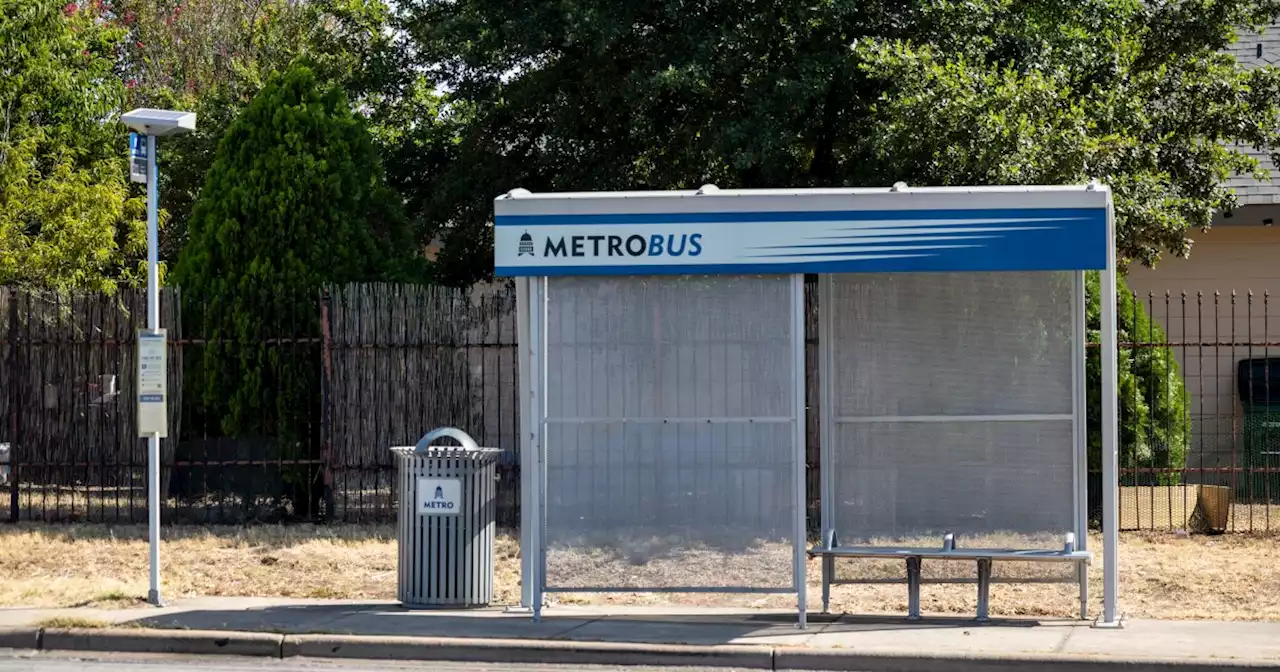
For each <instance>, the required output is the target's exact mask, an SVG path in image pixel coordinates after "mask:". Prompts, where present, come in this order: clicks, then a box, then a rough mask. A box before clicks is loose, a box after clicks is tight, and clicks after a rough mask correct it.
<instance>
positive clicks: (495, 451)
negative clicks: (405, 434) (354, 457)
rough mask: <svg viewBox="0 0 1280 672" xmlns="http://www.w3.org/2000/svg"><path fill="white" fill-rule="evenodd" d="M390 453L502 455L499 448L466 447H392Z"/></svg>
mask: <svg viewBox="0 0 1280 672" xmlns="http://www.w3.org/2000/svg"><path fill="white" fill-rule="evenodd" d="M391 452H393V453H395V454H397V455H409V456H414V455H416V456H419V457H453V456H458V457H494V458H497V457H498V455H500V454H502V452H503V450H502V449H501V448H485V447H481V446H476V447H475V448H468V447H466V446H392V447H391Z"/></svg>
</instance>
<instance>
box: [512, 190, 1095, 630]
mask: <svg viewBox="0 0 1280 672" xmlns="http://www.w3.org/2000/svg"><path fill="white" fill-rule="evenodd" d="M494 223H495V235H494V248H495V251H494V256H495V270H496V273H497V275H499V276H508V277H514V278H515V279H516V283H517V287H518V307H517V310H518V313H519V321H518V322H519V330H520V333H519V342H520V356H519V364H520V394H521V410H522V415H521V422H522V426H521V446H520V448H521V450H522V453H521V454H522V456H523V458H522V470H521V478H522V498H523V500H522V530H521V543H522V550H523V552H522V558H523V561H522V562H523V564H522V579H523V583H522V585H523V593H522V603H523V605H524V606H526V607H529V608H530V609H531V610H532V612H533V614H534V617H535V618H538V617H540V615H541V609H542V606H543V603H544V596H545V594H547V593H563V592H572V593H586V592H720V593H782V594H793V595H794V596H795V599H796V604H797V609H798V612H799V622H800V624H801V625H802V626H803V625H804V622H805V613H806V610H807V604H806V586H807V577H806V570H805V568H806V560H807V556H808V555H819V556H822V558H823V596H824V608H825V607H826V606H827V604H826V598H827V597H828V593H827V591H828V589H829V586H830V585H831V584H833V583H861V582H874V581H873V580H866V581H864V580H862V579H852V580H843V581H842V580H841V577H840V576H838V574H837V572H836V571H835V569H834V565H835V563H836V562H837V561H843V560H859V559H875V560H886V559H894V558H899V559H906V561H907V562H906V572H907V576H906V577H905V578H904V579H903V582H905V583H907V584H908V585H909V587H910V590H911V591H912V599H913V600H914V602H913V604H914V605H915V609H914V611H913V614H912V615H915V616H918V604H919V599H918V591H919V585H920V583H921V577H922V576H925V577H926V579H925V582H929V580H928V579H927V576H928V574H927V572H923V573H922V571H921V564H922V563H924V564H927V565H929V566H930V567H932V566H933V565H934V564H935V563H937V562H938V561H940V560H953V559H964V560H976V561H977V572H978V576H977V578H976V582H977V583H978V584H979V586H980V595H979V617H980V618H982V617H984V616H985V606H984V604H983V602H982V601H983V599H985V598H984V595H985V585H984V581H985V582H987V583H989V582H990V581H991V580H992V573H991V562H992V560H993V559H994V560H998V561H1003V560H1019V561H1021V560H1046V559H1060V560H1069V561H1071V565H1072V567H1073V573H1072V574H1070V576H1069V577H1068V579H1067V580H1071V581H1075V582H1078V583H1079V584H1080V586H1081V601H1082V608H1083V604H1084V599H1085V595H1086V593H1085V587H1086V586H1087V572H1088V562H1087V561H1088V560H1089V559H1090V558H1091V555H1090V553H1089V551H1088V549H1087V548H1086V546H1087V534H1086V533H1087V515H1086V503H1087V489H1086V488H1087V481H1088V478H1087V472H1086V453H1087V449H1086V442H1087V439H1086V434H1087V426H1086V420H1085V417H1086V414H1085V398H1086V391H1087V390H1086V388H1087V382H1086V376H1085V368H1084V362H1085V359H1084V357H1085V333H1086V330H1085V289H1084V288H1085V273H1086V272H1087V271H1098V272H1100V283H1099V285H1100V287H1101V297H1102V300H1101V341H1102V343H1101V346H1102V347H1101V363H1102V367H1101V383H1100V386H1101V389H1100V390H1099V392H1100V394H1101V395H1102V397H1101V398H1102V402H1103V406H1102V426H1101V439H1102V440H1101V444H1102V445H1101V449H1102V450H1101V453H1102V456H1103V459H1102V472H1103V473H1102V481H1103V495H1104V503H1103V528H1104V530H1105V535H1104V546H1105V548H1104V556H1103V558H1104V559H1103V570H1104V609H1103V614H1102V615H1101V616H1100V618H1099V622H1100V623H1102V624H1108V625H1109V624H1115V623H1117V622H1118V615H1117V613H1116V594H1117V588H1118V581H1117V564H1116V544H1117V537H1116V530H1117V527H1116V522H1117V521H1116V513H1117V509H1116V494H1117V471H1116V468H1117V457H1116V456H1117V452H1116V436H1117V434H1116V404H1115V399H1116V394H1115V385H1116V341H1115V286H1116V277H1115V252H1114V234H1113V229H1114V225H1113V215H1112V208H1111V198H1110V192H1109V190H1108V189H1107V188H1106V187H1104V186H1101V185H1087V186H1063V187H985V188H909V187H906V186H905V185H901V184H899V185H895V186H894V187H892V188H887V189H793V190H741V191H737V190H735V191H730V190H719V189H716V188H715V187H714V186H705V187H703V188H701V189H699V190H697V191H669V192H609V193H550V194H532V193H530V192H528V191H525V190H521V189H516V190H513V191H511V192H509V193H507V194H504V195H503V196H500V197H498V198H497V199H496V200H495V220H494ZM806 274H817V275H818V278H819V287H820V290H819V302H818V305H819V315H818V323H819V325H820V328H819V353H820V356H819V358H818V360H819V361H818V363H817V366H816V367H812V368H811V369H810V370H808V371H806V359H805V337H806V334H805V328H804V325H805V319H804V318H805V314H804V311H805V300H804V282H805V275H806ZM807 375H817V376H818V377H819V379H820V381H821V394H820V395H819V396H820V399H819V400H818V402H819V406H820V413H819V417H820V424H821V427H820V428H819V430H820V436H821V438H822V441H821V444H822V453H821V455H822V464H821V474H822V478H821V482H820V483H821V484H820V490H821V491H820V493H816V494H818V495H819V497H820V499H821V503H822V506H821V510H822V520H821V521H820V523H819V524H818V525H816V527H818V528H820V529H821V531H822V533H821V538H820V539H818V540H817V541H816V543H814V544H813V545H812V546H810V545H809V543H808V541H809V540H807V539H806V529H807V523H808V521H807V520H806V517H805V511H806V479H805V473H806V463H805V454H806V453H805V437H806V428H805V407H806V399H805V389H806V376H807ZM810 494H814V493H810ZM815 522H819V521H815ZM924 538H936V541H937V544H936V546H937V548H936V549H935V548H934V547H933V546H930V545H928V543H931V542H922V541H921V539H924ZM1064 540H1065V546H1064ZM1082 560H1083V562H1081V561H1082ZM984 562H985V563H986V564H985V565H984V564H983V563H984ZM1000 578H1001V577H999V576H996V577H995V579H996V580H997V581H998V580H1000ZM1004 579H1006V580H1016V579H1017V577H1016V576H1008V577H1004ZM1027 580H1038V579H1027ZM935 582H942V580H937V581H935Z"/></svg>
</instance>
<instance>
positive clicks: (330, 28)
mask: <svg viewBox="0 0 1280 672" xmlns="http://www.w3.org/2000/svg"><path fill="white" fill-rule="evenodd" d="M100 4H101V5H102V6H104V7H105V9H106V11H108V12H109V17H110V19H111V20H112V21H113V22H114V23H115V24H116V25H118V26H120V27H121V28H122V29H123V30H125V31H127V33H128V39H127V40H126V41H125V42H124V45H123V47H122V49H121V50H120V52H119V59H118V61H117V63H116V74H117V76H119V77H120V78H121V79H122V80H124V81H125V83H126V86H127V98H128V101H129V105H130V106H131V107H161V108H169V109H186V110H192V111H194V112H196V113H197V115H198V118H199V124H198V125H197V128H196V131H195V132H194V133H191V134H188V135H184V136H180V137H177V138H174V139H173V140H166V141H165V143H164V147H163V150H162V151H161V153H160V156H159V160H160V168H161V171H160V175H161V181H162V187H161V190H160V198H161V203H160V205H161V207H162V208H163V209H164V210H165V211H166V212H167V213H168V215H169V222H168V224H167V226H166V227H165V230H164V232H163V233H162V235H161V252H162V256H163V257H164V258H166V259H176V258H177V256H178V253H179V251H180V250H181V249H182V245H183V243H184V242H185V240H186V234H187V221H188V220H189V218H190V216H191V211H192V208H193V206H194V204H195V201H196V198H197V196H198V195H199V190H200V187H201V186H202V185H203V184H204V180H205V175H206V174H207V173H208V171H209V168H210V166H211V165H212V163H213V160H214V154H215V152H216V150H217V147H218V141H219V140H220V139H221V138H222V135H223V134H224V133H225V132H226V130H227V127H228V126H229V125H230V124H231V122H232V121H233V120H234V119H235V118H236V116H237V115H238V114H239V113H240V111H241V110H243V109H244V107H245V106H246V105H247V104H248V103H249V101H250V100H252V99H253V97H254V96H255V95H257V93H258V92H259V91H260V90H261V89H262V87H263V85H264V84H265V82H266V81H267V80H268V79H269V78H270V77H271V76H273V75H276V74H280V73H282V72H284V71H285V70H286V69H288V68H289V66H290V65H291V64H292V63H293V62H294V61H295V60H297V59H300V58H302V59H306V61H307V63H308V65H309V67H310V68H311V69H312V70H313V72H315V74H316V77H317V78H318V79H319V80H320V81H322V82H325V83H331V84H336V85H339V86H340V87H342V88H343V89H344V90H345V91H346V92H347V94H348V97H349V98H350V99H351V100H352V101H353V102H354V104H355V106H356V107H357V108H359V109H362V110H364V111H365V112H367V114H368V115H369V116H370V117H371V118H373V119H374V120H375V121H376V120H377V119H380V118H381V116H382V115H383V114H384V110H385V109H386V108H387V107H388V102H387V101H388V100H389V99H392V100H393V99H394V98H395V87H396V78H397V77H398V76H399V72H398V71H396V70H395V69H394V68H392V67H390V65H389V63H390V61H391V59H390V55H389V54H390V38H389V36H388V33H387V30H386V28H387V24H388V21H389V19H390V14H389V10H388V8H387V6H386V3H385V2H383V0H238V1H236V2H226V1H225V0H101V2H100Z"/></svg>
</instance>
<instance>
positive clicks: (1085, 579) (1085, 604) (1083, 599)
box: [1076, 562, 1089, 621]
mask: <svg viewBox="0 0 1280 672" xmlns="http://www.w3.org/2000/svg"><path fill="white" fill-rule="evenodd" d="M1076 581H1077V582H1078V583H1079V584H1080V620H1082V621H1087V620H1089V567H1088V565H1085V564H1084V563H1083V562H1077V563H1076Z"/></svg>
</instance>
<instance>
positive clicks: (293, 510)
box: [0, 283, 1280, 531]
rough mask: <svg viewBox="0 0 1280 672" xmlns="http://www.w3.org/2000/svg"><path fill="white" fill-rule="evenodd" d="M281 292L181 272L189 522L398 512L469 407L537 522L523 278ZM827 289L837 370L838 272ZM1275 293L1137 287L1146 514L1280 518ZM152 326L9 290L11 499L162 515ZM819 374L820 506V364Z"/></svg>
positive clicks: (1156, 521)
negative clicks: (147, 358)
mask: <svg viewBox="0 0 1280 672" xmlns="http://www.w3.org/2000/svg"><path fill="white" fill-rule="evenodd" d="M810 289H811V290H812V289H813V287H812V286H810ZM273 296H275V297H276V298H275V299H273V298H272V297H273ZM261 299H262V300H261V301H259V302H258V303H257V304H255V305H259V306H267V307H268V308H269V311H268V312H269V314H268V315H266V316H264V317H262V318H261V319H258V320H256V321H253V322H251V323H244V324H239V325H237V326H236V328H234V329H231V330H227V329H226V328H225V327H223V328H214V327H212V326H209V320H208V315H210V314H214V313H215V312H216V310H217V309H218V307H217V306H208V305H205V304H202V303H199V302H193V301H190V300H184V299H183V297H182V296H181V294H180V293H179V292H178V291H177V290H172V289H170V290H166V291H165V294H164V296H163V301H162V308H163V311H162V312H163V315H162V321H163V324H164V325H165V326H166V327H167V328H168V330H169V357H170V376H169V390H170V436H169V438H167V439H165V440H164V441H162V444H161V445H162V455H161V457H162V484H161V487H162V490H163V493H164V497H163V498H162V499H163V502H164V517H165V520H166V521H167V522H173V523H183V522H192V523H242V522H258V521H261V522H275V521H288V520H341V521H349V522H381V521H389V520H392V519H394V516H395V509H394V506H393V505H394V493H393V491H392V487H393V486H392V483H393V482H394V480H393V477H394V464H393V461H392V456H391V452H390V450H389V448H390V447H391V446H393V445H406V444H412V443H414V442H416V440H417V438H418V437H419V436H421V434H422V433H423V432H425V431H426V430H428V429H431V428H433V427H437V426H441V425H452V426H457V427H460V428H462V429H464V430H466V431H468V432H470V433H471V434H472V435H473V436H475V437H476V439H477V440H478V441H479V442H480V443H481V444H483V445H489V446H496V447H499V448H502V449H503V450H504V459H503V460H502V462H501V468H500V473H501V483H500V487H499V493H500V497H501V501H500V502H499V507H498V516H499V523H500V524H502V525H505V526H515V525H518V523H519V463H520V460H519V454H518V448H517V443H518V440H517V435H518V423H519V414H518V396H517V389H518V385H517V383H518V381H517V370H518V366H517V362H516V328H515V321H516V317H515V298H514V292H513V291H512V288H511V287H510V286H509V285H507V284H503V283H498V284H494V285H483V286H477V287H473V288H471V289H468V290H459V289H451V288H440V287H421V286H399V285H351V286H345V287H333V288H329V289H327V290H325V291H323V292H320V293H319V294H318V295H317V296H315V297H314V300H306V301H288V302H284V301H280V300H278V295H273V294H272V293H271V292H269V291H263V292H262V296H261ZM273 301H274V303H273ZM806 304H807V305H806V315H807V325H806V330H807V332H808V337H807V357H806V358H807V367H808V369H809V371H811V372H815V371H817V333H818V330H817V292H816V291H809V292H807V295H806ZM1270 304H1271V300H1270V297H1269V296H1268V295H1265V294H1262V295H1252V294H1247V293H1241V294H1235V293H1227V294H1220V293H1198V294H1196V293H1192V294H1182V293H1179V294H1167V295H1147V296H1142V297H1137V296H1130V297H1127V299H1126V300H1122V302H1121V321H1120V322H1121V329H1122V331H1121V334H1120V340H1121V348H1120V359H1121V371H1122V376H1121V395H1122V400H1121V425H1122V428H1123V429H1122V436H1121V438H1122V450H1121V454H1122V465H1121V467H1122V484H1123V485H1124V486H1125V487H1124V490H1123V492H1122V495H1121V499H1120V503H1121V522H1122V527H1124V528H1125V529H1170V528H1173V529H1180V528H1183V527H1188V526H1193V525H1197V524H1205V523H1206V521H1205V519H1206V518H1208V519H1210V520H1208V523H1207V527H1209V528H1210V529H1225V530H1229V531H1266V530H1272V529H1276V528H1280V508H1277V507H1280V386H1278V387H1276V390H1275V402H1274V403H1273V402H1272V398H1271V396H1270V391H1271V382H1270V381H1271V377H1268V375H1265V374H1271V376H1273V377H1274V378H1275V379H1276V380H1280V360H1274V359H1269V358H1276V357H1280V333H1277V332H1280V319H1275V320H1273V319H1272V316H1271V315H1270V313H1271V305H1270ZM1148 316H1149V319H1148ZM1273 322H1274V323H1273ZM144 324H145V296H144V293H143V292H137V291H129V290H125V291H121V292H120V293H118V294H117V295H114V296H105V295H96V294H73V295H67V294H51V293H44V292H31V291H21V290H15V289H0V488H3V490H4V491H5V492H7V495H8V497H7V498H5V499H0V502H5V501H6V499H7V505H8V506H7V509H8V518H9V519H10V520H39V521H102V522H142V521H145V520H146V511H145V507H146V501H147V497H146V450H145V442H144V441H143V440H141V439H139V438H137V431H136V419H135V413H136V410H135V407H134V404H133V403H132V401H131V400H132V399H133V398H134V395H133V391H132V386H133V385H134V382H135V373H134V366H135V363H134V356H135V352H136V340H135V339H136V334H137V330H138V328H139V327H141V326H144ZM1092 333H1093V332H1091V334H1092ZM1090 351H1091V353H1093V352H1096V343H1095V344H1091V347H1090ZM1242 362H1244V363H1242ZM1269 362H1271V363H1269ZM1242 367H1243V368H1242ZM1092 370H1093V369H1092V368H1091V371H1092ZM1242 372H1244V373H1243V375H1242ZM1242 380H1252V381H1254V382H1253V385H1252V387H1248V390H1244V389H1242V388H1241V385H1240V383H1241V382H1242ZM246 381H250V382H246ZM1278 385H1280V384H1278ZM808 388H809V389H808V398H809V401H810V403H809V404H808V430H809V431H808V467H809V468H808V471H809V493H810V498H809V499H810V518H811V520H813V521H816V520H817V511H818V508H817V507H818V505H817V496H818V487H817V484H818V473H819V468H820V465H819V464H818V454H819V453H818V423H817V417H818V416H817V399H818V393H817V392H818V388H817V377H816V375H812V374H811V375H810V376H808ZM1242 392H1246V393H1247V394H1242ZM1090 402H1091V404H1093V405H1095V406H1096V405H1097V399H1096V398H1091V399H1090ZM1095 413H1096V412H1095ZM1095 444H1096V438H1093V437H1091V445H1095ZM6 458H7V460H8V462H7V463H6V462H5V460H6ZM1094 477H1095V479H1096V473H1095V474H1094ZM1091 498H1095V499H1096V489H1095V492H1094V493H1092V494H1091ZM0 508H3V504H0ZM0 517H3V514H0ZM1273 519H1274V522H1273ZM1273 525H1274V526H1275V527H1274V528H1273Z"/></svg>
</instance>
